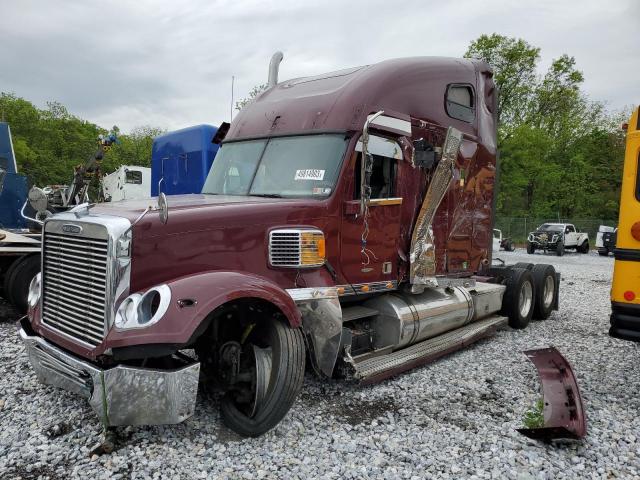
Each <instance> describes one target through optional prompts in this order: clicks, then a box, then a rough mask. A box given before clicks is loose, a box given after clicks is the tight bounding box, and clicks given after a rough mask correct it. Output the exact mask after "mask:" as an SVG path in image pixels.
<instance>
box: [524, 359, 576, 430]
mask: <svg viewBox="0 0 640 480" xmlns="http://www.w3.org/2000/svg"><path fill="white" fill-rule="evenodd" d="M524 353H525V355H527V357H528V358H529V360H531V362H532V363H533V364H534V365H535V367H536V369H537V370H538V376H539V377H540V381H541V382H542V391H543V395H544V410H543V413H544V426H542V427H539V428H519V429H518V432H520V433H522V434H523V435H525V436H527V437H529V438H534V439H540V440H550V439H553V438H573V439H580V438H582V437H584V436H585V435H586V434H587V418H586V416H585V412H584V407H583V406H582V398H581V397H580V390H579V389H578V382H577V381H576V377H575V375H574V373H573V370H572V369H571V365H570V364H569V362H568V361H567V359H566V358H564V357H563V356H562V354H561V353H560V352H559V351H558V350H557V349H555V348H554V347H550V348H541V349H539V350H527V351H526V352H524Z"/></svg>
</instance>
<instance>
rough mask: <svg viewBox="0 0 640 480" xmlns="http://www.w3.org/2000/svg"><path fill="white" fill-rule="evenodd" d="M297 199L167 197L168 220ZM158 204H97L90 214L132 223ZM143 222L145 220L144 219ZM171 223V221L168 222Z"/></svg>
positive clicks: (152, 201)
mask: <svg viewBox="0 0 640 480" xmlns="http://www.w3.org/2000/svg"><path fill="white" fill-rule="evenodd" d="M296 200H298V201H299V199H291V198H267V197H255V196H248V195H203V194H189V195H169V196H167V203H168V205H169V218H170V219H171V214H172V213H177V212H182V211H184V210H196V209H200V208H206V207H216V206H217V207H219V206H223V205H232V204H254V205H260V204H273V203H283V202H292V201H296ZM157 204H158V197H151V198H143V199H136V200H122V201H119V202H105V203H99V204H97V205H96V206H95V207H93V208H92V209H91V213H92V214H101V215H112V216H116V217H124V218H127V219H129V220H130V221H131V222H133V221H134V220H135V219H137V218H138V217H139V216H140V214H141V213H142V212H143V211H144V210H145V209H146V208H147V207H152V208H155V207H156V205H157ZM147 215H149V216H153V215H155V216H156V217H157V213H156V214H154V212H149V213H148V214H147ZM145 220H147V218H146V217H145ZM169 221H171V220H169Z"/></svg>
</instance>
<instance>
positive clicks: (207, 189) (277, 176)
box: [202, 134, 348, 197]
mask: <svg viewBox="0 0 640 480" xmlns="http://www.w3.org/2000/svg"><path fill="white" fill-rule="evenodd" d="M347 142H348V139H347V138H346V137H345V135H343V134H335V135H334V134H331V135H305V136H296V137H278V138H270V139H261V140H246V141H241V142H232V143H226V144H224V145H223V146H222V148H221V149H220V151H219V152H218V154H217V155H216V158H215V160H214V162H213V166H212V167H211V171H210V172H209V175H208V176H207V180H206V181H205V183H204V186H203V187H202V193H205V194H218V195H256V196H268V197H272V196H273V197H306V196H320V197H326V196H328V195H329V194H331V191H332V190H333V187H334V185H335V182H336V178H337V176H338V173H339V171H340V166H341V164H342V158H343V156H344V152H345V150H346V148H347Z"/></svg>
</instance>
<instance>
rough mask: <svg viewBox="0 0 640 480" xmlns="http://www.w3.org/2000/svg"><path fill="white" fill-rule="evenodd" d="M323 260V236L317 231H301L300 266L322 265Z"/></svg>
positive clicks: (324, 249) (324, 253)
mask: <svg viewBox="0 0 640 480" xmlns="http://www.w3.org/2000/svg"><path fill="white" fill-rule="evenodd" d="M325 258H326V248H325V240H324V234H323V233H322V232H321V231H319V230H310V231H306V232H305V231H303V232H302V234H301V236H300V265H302V266H306V267H312V266H320V265H323V264H324V261H325Z"/></svg>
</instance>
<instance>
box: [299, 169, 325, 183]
mask: <svg viewBox="0 0 640 480" xmlns="http://www.w3.org/2000/svg"><path fill="white" fill-rule="evenodd" d="M323 178H324V170H318V169H315V168H307V169H306V170H296V176H295V177H294V180H322V179H323Z"/></svg>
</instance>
